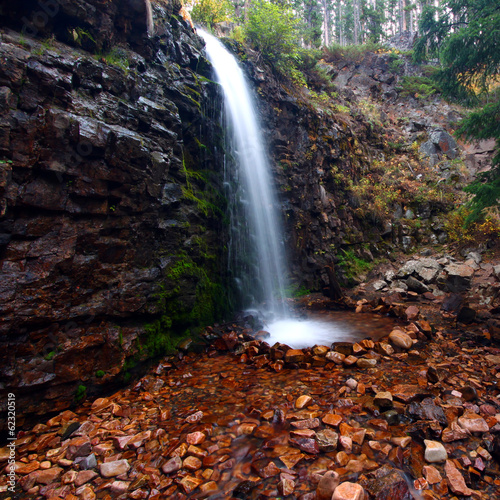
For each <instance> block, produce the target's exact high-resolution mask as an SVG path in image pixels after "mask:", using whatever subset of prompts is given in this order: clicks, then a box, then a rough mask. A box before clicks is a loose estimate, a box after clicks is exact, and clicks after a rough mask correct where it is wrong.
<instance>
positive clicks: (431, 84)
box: [396, 76, 440, 99]
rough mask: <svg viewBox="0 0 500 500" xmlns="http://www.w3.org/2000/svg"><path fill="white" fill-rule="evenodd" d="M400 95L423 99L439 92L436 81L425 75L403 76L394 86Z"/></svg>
mask: <svg viewBox="0 0 500 500" xmlns="http://www.w3.org/2000/svg"><path fill="white" fill-rule="evenodd" d="M396 90H398V91H399V95H400V96H401V97H410V96H411V97H416V98H417V99H425V98H427V97H430V96H431V95H433V94H436V93H440V88H439V86H438V85H437V83H436V82H435V81H434V80H432V79H431V78H429V77H427V76H404V77H403V79H402V82H401V85H400V86H399V87H396Z"/></svg>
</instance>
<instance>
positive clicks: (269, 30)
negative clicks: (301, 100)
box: [244, 0, 300, 79]
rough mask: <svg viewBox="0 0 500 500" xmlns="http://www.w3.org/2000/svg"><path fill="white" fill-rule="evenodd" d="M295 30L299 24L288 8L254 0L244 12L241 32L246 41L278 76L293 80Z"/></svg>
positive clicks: (296, 44)
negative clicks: (243, 24)
mask: <svg viewBox="0 0 500 500" xmlns="http://www.w3.org/2000/svg"><path fill="white" fill-rule="evenodd" d="M298 27H299V21H298V19H297V18H296V17H295V15H294V13H293V11H292V10H291V9H289V8H286V7H285V8H283V7H280V6H278V5H276V4H273V3H269V2H266V1H264V0H257V1H256V2H255V3H253V4H252V6H251V8H250V11H249V12H248V20H247V22H246V24H245V28H244V29H245V36H246V40H247V42H248V43H249V44H250V45H252V46H253V48H254V49H255V50H257V51H259V52H260V55H261V56H262V57H263V58H264V59H265V60H266V61H267V62H268V63H270V64H271V65H272V66H273V68H275V70H277V71H278V73H281V74H282V75H285V76H287V77H288V78H293V79H297V77H298V76H299V75H298V74H297V72H298V73H300V71H299V70H298V68H297V65H298V64H299V63H300V55H299V36H298ZM299 79H300V78H299Z"/></svg>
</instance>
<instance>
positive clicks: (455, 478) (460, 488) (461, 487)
mask: <svg viewBox="0 0 500 500" xmlns="http://www.w3.org/2000/svg"><path fill="white" fill-rule="evenodd" d="M444 470H445V473H446V481H447V482H448V486H449V487H450V490H451V491H453V493H456V494H457V495H462V496H469V495H472V491H471V490H470V488H468V487H467V485H466V484H465V479H464V477H463V476H462V474H461V473H460V471H459V470H458V469H457V467H456V466H455V464H454V463H453V462H452V461H451V460H446V464H445V466H444Z"/></svg>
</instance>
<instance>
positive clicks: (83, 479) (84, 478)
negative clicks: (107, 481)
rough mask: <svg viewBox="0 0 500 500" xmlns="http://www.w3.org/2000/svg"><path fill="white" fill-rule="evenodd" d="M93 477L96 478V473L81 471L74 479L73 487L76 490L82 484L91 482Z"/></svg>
mask: <svg viewBox="0 0 500 500" xmlns="http://www.w3.org/2000/svg"><path fill="white" fill-rule="evenodd" d="M95 477H97V472H95V471H93V470H82V471H80V472H79V473H78V475H77V476H76V478H75V486H76V487H77V488H78V487H79V486H81V485H82V484H85V483H88V482H89V481H92V479H94V478H95Z"/></svg>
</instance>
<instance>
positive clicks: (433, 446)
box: [424, 439, 448, 463]
mask: <svg viewBox="0 0 500 500" xmlns="http://www.w3.org/2000/svg"><path fill="white" fill-rule="evenodd" d="M424 443H425V455H424V457H425V460H426V461H427V462H429V463H437V462H444V461H446V460H447V459H448V453H447V451H446V449H445V447H444V446H443V445H442V443H439V442H437V441H430V440H428V439H425V440H424Z"/></svg>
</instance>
